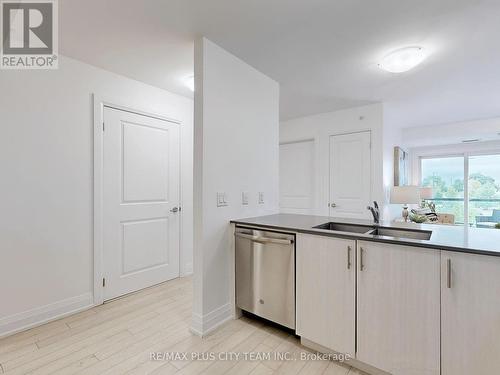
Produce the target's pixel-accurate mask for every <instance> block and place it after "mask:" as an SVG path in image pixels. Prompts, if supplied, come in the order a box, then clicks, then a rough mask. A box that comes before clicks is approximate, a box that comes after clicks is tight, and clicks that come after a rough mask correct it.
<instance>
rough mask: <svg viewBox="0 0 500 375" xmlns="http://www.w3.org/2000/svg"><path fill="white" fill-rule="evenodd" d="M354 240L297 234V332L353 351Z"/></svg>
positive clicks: (326, 344)
mask: <svg viewBox="0 0 500 375" xmlns="http://www.w3.org/2000/svg"><path fill="white" fill-rule="evenodd" d="M355 253H356V248H355V241H352V240H343V239H338V238H332V237H324V236H313V235H308V234H299V235H297V276H296V280H297V334H298V335H300V336H302V337H303V338H305V339H308V340H310V341H312V342H314V343H316V344H319V345H322V346H324V347H326V348H328V349H331V350H334V351H336V352H339V353H346V354H350V355H351V356H354V352H355V346H354V342H355V314H356V313H355V299H356V297H355V296H356V295H355V292H356V290H355V282H356V279H355V273H356V272H355V256H356V254H355Z"/></svg>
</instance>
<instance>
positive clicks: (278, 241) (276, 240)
mask: <svg viewBox="0 0 500 375" xmlns="http://www.w3.org/2000/svg"><path fill="white" fill-rule="evenodd" d="M234 235H235V236H236V237H241V238H245V239H247V240H250V241H253V242H258V243H276V244H280V245H291V244H293V240H286V239H281V238H269V237H261V236H253V235H251V234H244V233H238V232H236V233H235V234H234Z"/></svg>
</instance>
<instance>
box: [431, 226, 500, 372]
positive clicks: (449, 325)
mask: <svg viewBox="0 0 500 375" xmlns="http://www.w3.org/2000/svg"><path fill="white" fill-rule="evenodd" d="M485 235H486V234H485ZM441 304H442V315H441V319H442V320H441V325H442V337H441V341H442V359H441V362H442V375H470V374H500V355H499V354H500V258H497V257H492V256H486V255H475V254H464V253H455V252H446V251H442V252H441Z"/></svg>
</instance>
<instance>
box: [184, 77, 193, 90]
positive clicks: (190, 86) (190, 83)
mask: <svg viewBox="0 0 500 375" xmlns="http://www.w3.org/2000/svg"><path fill="white" fill-rule="evenodd" d="M184 86H186V87H187V88H188V89H190V90H191V91H194V76H189V77H186V78H185V79H184Z"/></svg>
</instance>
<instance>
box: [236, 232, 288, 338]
mask: <svg viewBox="0 0 500 375" xmlns="http://www.w3.org/2000/svg"><path fill="white" fill-rule="evenodd" d="M234 235H235V251H236V254H235V258H236V259H235V261H236V267H235V268H236V305H237V306H238V307H239V308H240V309H242V310H245V311H248V312H251V313H253V314H255V315H258V316H260V317H263V318H265V319H268V320H270V321H273V322H275V323H278V324H281V325H283V326H285V327H288V328H291V329H295V235H294V234H288V233H279V232H273V231H267V230H259V229H253V228H246V227H236V230H235V233H234Z"/></svg>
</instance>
